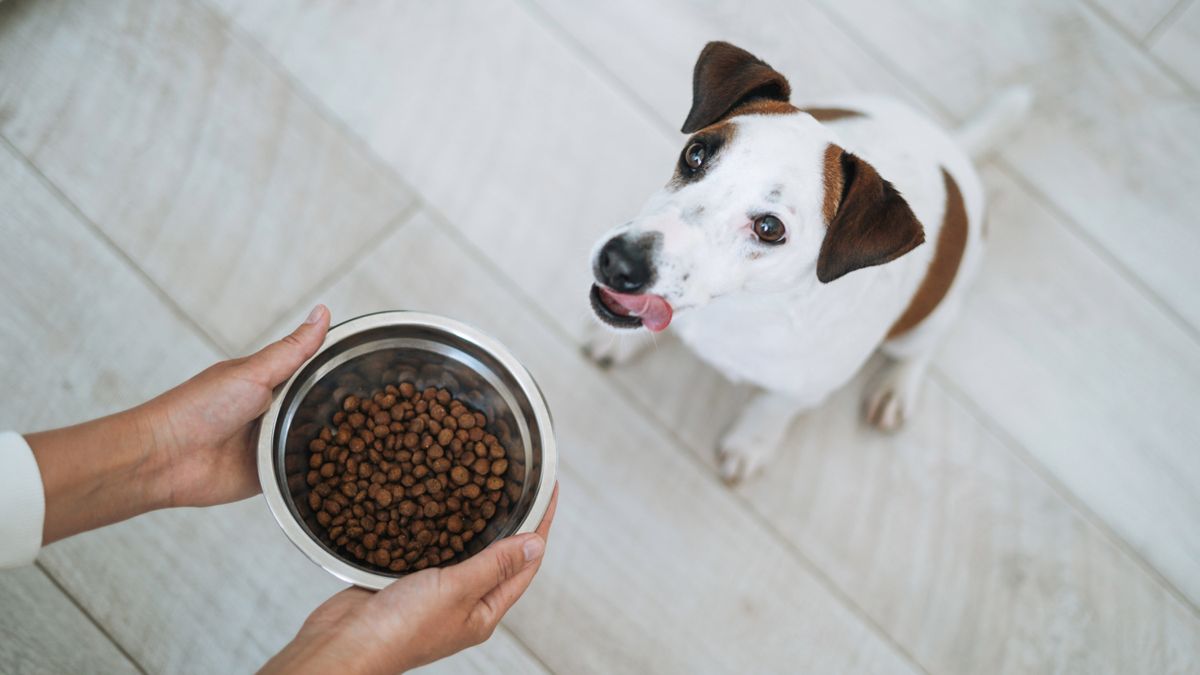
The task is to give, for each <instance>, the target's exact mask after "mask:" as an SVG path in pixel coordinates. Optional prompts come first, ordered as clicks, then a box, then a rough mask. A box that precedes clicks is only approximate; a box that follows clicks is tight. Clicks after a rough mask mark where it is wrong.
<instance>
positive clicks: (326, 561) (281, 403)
mask: <svg viewBox="0 0 1200 675" xmlns="http://www.w3.org/2000/svg"><path fill="white" fill-rule="evenodd" d="M403 380H407V381H411V382H414V383H415V384H416V385H417V387H418V388H425V387H429V386H433V387H439V388H440V387H445V388H446V389H449V390H450V391H451V392H452V393H453V394H454V395H455V396H456V397H457V398H459V399H460V400H462V401H464V402H465V403H468V404H469V405H471V406H473V407H475V408H476V409H477V410H480V411H482V412H483V413H484V414H485V415H487V417H488V419H489V420H490V423H491V425H492V426H493V427H494V428H493V429H491V430H492V432H493V433H495V434H496V436H497V438H498V439H499V440H500V442H501V443H502V444H503V445H504V447H505V448H506V449H507V450H508V452H509V473H508V476H507V478H508V480H509V483H510V485H512V486H513V488H512V489H513V492H512V493H510V496H512V497H513V498H512V499H511V502H512V503H511V505H510V507H509V508H508V509H507V511H503V512H497V514H496V516H495V517H494V518H493V519H492V520H491V522H490V523H489V525H488V527H487V529H485V530H484V531H483V532H482V533H481V534H480V535H478V536H476V537H475V538H474V539H473V540H472V541H471V545H472V548H471V549H469V552H470V551H477V550H479V549H480V548H482V547H483V546H486V545H487V544H488V543H489V542H491V541H494V540H496V539H499V538H501V537H507V536H509V535H513V534H519V533H522V532H532V531H533V530H534V529H535V528H536V527H537V526H538V523H540V522H541V520H542V516H543V515H545V513H546V508H547V507H548V506H549V504H550V496H551V492H553V490H554V479H555V472H556V469H557V453H556V450H555V444H554V431H553V428H552V423H551V419H550V410H549V408H547V407H546V401H545V399H544V398H543V397H542V393H541V391H540V390H539V389H538V387H537V384H536V383H535V382H534V381H533V377H532V376H530V374H529V372H528V371H527V370H525V368H524V367H523V366H522V365H521V364H520V363H518V362H517V360H516V358H514V357H513V355H512V354H511V353H509V351H508V350H507V349H505V348H504V346H503V345H501V344H500V343H499V342H497V341H496V340H493V339H492V338H490V337H488V336H487V335H484V334H483V333H480V332H479V331H477V330H475V329H473V328H471V327H469V326H466V325H464V324H462V323H459V322H457V321H453V320H450V319H446V318H444V317H440V316H435V315H432V314H423V313H420V312H381V313H378V314H368V315H366V316H360V317H357V318H355V319H351V320H349V321H346V322H345V323H342V324H339V325H337V326H334V327H333V328H331V329H330V330H329V334H328V335H327V336H326V338H325V343H324V344H323V345H321V349H320V350H319V351H318V352H317V353H316V355H315V356H313V357H312V358H311V359H309V360H308V361H307V362H306V363H305V364H304V365H303V366H301V368H300V369H299V370H298V371H297V372H296V374H295V375H293V376H292V378H291V379H290V380H288V382H287V384H285V385H284V386H283V387H282V388H281V389H280V390H279V391H278V392H277V393H276V395H275V398H274V400H273V401H272V402H271V407H270V409H269V410H267V413H266V415H264V416H263V421H262V427H261V429H260V430H259V436H258V477H259V481H260V482H261V483H262V489H263V494H264V495H265V496H266V498H267V504H268V506H270V508H271V513H272V514H274V516H275V520H276V521H277V522H278V523H279V526H280V527H281V528H283V531H284V532H285V533H286V534H287V536H288V538H289V539H291V540H292V543H293V544H295V545H296V547H297V548H299V549H300V550H301V551H303V552H304V554H305V555H307V556H308V557H309V558H310V559H312V561H313V562H315V563H317V564H318V565H320V566H321V567H324V568H325V569H326V570H328V571H329V572H330V573H332V574H333V575H334V576H336V577H338V578H339V579H342V580H344V581H347V582H349V583H352V584H354V585H356V586H362V587H364V588H373V589H380V588H383V587H384V586H386V585H388V584H389V583H391V582H392V581H394V580H395V579H396V578H398V577H400V576H403V574H399V573H395V572H390V571H387V570H383V569H381V568H378V567H375V566H373V565H370V564H366V563H362V562H359V561H356V560H354V559H353V558H350V557H348V556H345V555H342V554H340V553H338V552H337V551H336V550H334V549H333V548H331V547H330V546H329V545H327V544H325V543H324V542H323V541H321V539H320V538H319V537H318V536H317V535H316V532H317V528H318V527H319V525H317V523H316V514H314V513H313V512H312V510H311V509H310V508H309V506H308V491H309V486H308V484H307V482H306V480H305V478H306V475H307V473H308V471H309V467H308V443H309V441H311V440H312V439H313V438H314V437H315V436H316V435H317V433H318V432H319V431H320V429H321V427H322V426H323V425H326V424H329V423H330V419H331V417H332V416H333V414H334V413H335V412H336V411H337V402H339V401H341V400H342V399H343V398H344V397H345V396H347V395H349V394H354V395H356V396H362V395H365V394H368V393H370V392H371V391H374V390H376V389H378V388H380V387H381V386H383V385H384V384H395V383H398V382H399V381H403ZM518 493H519V494H518Z"/></svg>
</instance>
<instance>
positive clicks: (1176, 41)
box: [1151, 1, 1200, 91]
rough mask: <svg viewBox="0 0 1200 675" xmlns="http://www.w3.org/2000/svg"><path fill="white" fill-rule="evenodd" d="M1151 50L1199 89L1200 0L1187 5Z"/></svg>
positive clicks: (1194, 87) (1193, 86)
mask: <svg viewBox="0 0 1200 675" xmlns="http://www.w3.org/2000/svg"><path fill="white" fill-rule="evenodd" d="M1151 51H1152V52H1153V53H1154V55H1155V56H1157V57H1159V58H1160V59H1162V60H1163V61H1164V62H1166V63H1167V65H1169V66H1170V67H1171V68H1173V69H1174V70H1175V72H1177V73H1179V74H1180V75H1181V76H1183V77H1184V78H1186V79H1187V81H1188V82H1189V83H1191V85H1192V88H1193V89H1196V90H1198V91H1200V2H1195V1H1193V2H1192V3H1191V4H1190V5H1188V7H1187V9H1185V10H1184V11H1183V13H1182V14H1180V15H1179V18H1177V19H1176V20H1175V23H1173V24H1171V26H1170V27H1169V28H1167V29H1166V30H1165V31H1163V34H1162V36H1161V37H1160V38H1159V39H1158V40H1157V41H1156V42H1155V43H1154V46H1153V48H1152V49H1151Z"/></svg>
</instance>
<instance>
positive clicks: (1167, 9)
mask: <svg viewBox="0 0 1200 675" xmlns="http://www.w3.org/2000/svg"><path fill="white" fill-rule="evenodd" d="M1091 2H1093V3H1094V4H1095V5H1096V6H1097V7H1099V8H1100V10H1101V11H1104V12H1107V13H1108V15H1109V16H1111V17H1112V18H1113V20H1115V21H1116V22H1117V23H1118V24H1120V25H1121V27H1122V28H1123V29H1124V30H1125V31H1127V32H1128V33H1129V35H1130V36H1131V37H1133V39H1135V40H1144V39H1146V37H1147V36H1149V35H1150V33H1151V31H1153V30H1154V28H1155V27H1156V26H1158V24H1159V22H1160V21H1162V20H1163V19H1165V18H1166V17H1167V15H1168V14H1170V13H1171V12H1172V10H1174V9H1175V6H1176V5H1177V4H1179V3H1180V2H1188V0H1091Z"/></svg>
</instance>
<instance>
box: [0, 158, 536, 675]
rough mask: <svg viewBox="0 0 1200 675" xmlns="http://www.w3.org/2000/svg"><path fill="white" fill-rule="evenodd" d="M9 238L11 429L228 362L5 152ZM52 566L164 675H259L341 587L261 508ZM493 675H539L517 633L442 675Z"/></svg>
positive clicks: (2, 663) (0, 218) (137, 523)
mask: <svg viewBox="0 0 1200 675" xmlns="http://www.w3.org/2000/svg"><path fill="white" fill-rule="evenodd" d="M0 240H3V241H4V242H6V245H5V246H4V247H0V287H2V288H3V289H4V293H3V295H0V308H2V309H3V313H4V315H5V316H6V317H7V320H6V321H4V322H2V324H0V354H3V358H2V359H0V376H2V378H3V381H4V382H5V384H6V387H8V392H9V393H8V395H7V396H6V402H5V405H4V406H3V408H2V409H0V428H11V429H17V430H22V431H24V430H32V429H36V428H44V427H48V426H58V425H64V424H69V423H73V422H78V421H81V420H85V419H89V418H92V417H96V416H99V415H103V414H106V413H109V412H113V411H115V410H119V409H122V408H125V407H128V406H130V405H134V404H136V403H139V402H141V401H143V400H145V399H146V398H149V397H151V396H153V395H155V394H157V393H159V392H160V391H162V390H164V389H166V388H168V387H170V386H173V385H174V384H177V383H178V382H180V381H182V380H183V379H185V378H187V377H189V376H190V375H192V374H194V373H195V372H196V371H198V370H200V369H201V368H203V367H205V366H207V365H209V364H211V363H212V362H213V361H215V360H216V359H217V358H219V356H218V354H217V353H216V352H215V351H213V350H212V348H210V347H208V346H207V345H206V344H205V342H204V341H203V340H202V339H201V338H199V337H198V336H197V335H195V334H194V333H193V332H191V330H190V329H189V328H188V326H187V324H186V323H185V322H184V321H183V320H182V319H180V318H178V317H177V316H175V315H174V314H173V313H172V310H171V308H170V307H169V306H168V305H167V304H166V303H165V302H164V301H163V300H161V299H160V298H159V297H158V296H157V295H156V294H155V293H154V292H153V291H152V290H151V289H150V288H149V287H148V286H147V284H146V283H145V282H144V281H143V280H142V279H141V278H140V277H139V276H138V275H137V274H136V273H134V272H133V271H132V270H131V269H129V268H128V267H127V265H126V264H125V261H124V259H123V258H121V257H120V256H119V255H118V254H116V253H115V252H113V251H112V250H111V249H110V248H108V247H107V246H105V245H104V244H102V243H101V242H100V240H99V239H98V238H97V237H96V236H94V235H93V233H92V232H91V231H90V230H89V229H88V227H87V226H86V225H85V224H84V223H82V222H81V221H79V220H78V219H77V218H76V217H75V216H74V215H73V214H72V213H71V212H70V211H69V210H68V209H67V208H65V207H64V206H63V205H62V204H60V203H59V202H58V201H57V200H56V198H55V196H54V195H53V194H52V192H51V191H50V190H49V189H48V188H47V187H46V186H45V185H44V184H43V183H42V182H41V181H39V180H38V179H37V177H36V176H35V175H34V173H33V172H32V170H31V169H29V168H28V167H27V166H26V165H25V164H24V163H22V161H21V160H20V159H19V158H18V157H16V156H15V155H13V154H12V153H11V152H9V150H8V149H7V148H4V147H0ZM48 401H50V402H53V404H52V405H48V404H47V402H48ZM41 560H42V562H43V564H44V565H45V567H46V568H47V570H49V572H50V573H51V574H53V575H55V577H56V578H58V579H59V580H60V582H61V583H62V584H63V586H64V587H65V588H66V589H67V590H68V591H69V592H70V593H71V594H72V595H73V596H74V597H75V598H76V599H77V601H78V602H79V603H80V604H81V605H82V606H83V607H85V608H86V609H87V610H88V612H89V613H91V614H92V616H94V617H96V619H97V620H98V621H100V622H102V624H103V625H104V626H105V628H106V630H108V632H109V633H110V634H111V635H112V636H113V637H114V638H115V639H116V640H117V641H118V642H120V644H121V645H122V646H124V647H125V648H126V649H127V651H128V652H129V653H130V654H131V655H132V656H133V657H134V658H135V659H137V661H138V663H139V664H141V665H142V666H143V667H145V668H147V669H148V670H151V671H154V672H213V673H218V672H222V673H223V672H242V671H248V670H252V669H254V668H257V667H258V666H260V665H261V664H262V663H263V662H264V661H265V660H266V659H267V658H268V657H269V656H270V655H271V654H273V653H274V652H275V651H277V650H278V649H280V648H281V647H282V646H283V645H284V644H285V643H286V642H287V641H288V640H290V639H291V636H292V635H293V634H294V633H295V631H296V630H297V629H298V628H299V626H300V624H301V622H302V621H303V619H304V617H305V616H307V614H308V612H310V611H311V610H312V609H313V608H315V607H316V606H317V605H318V604H320V602H322V601H323V600H324V599H325V598H326V597H328V596H329V595H330V594H332V593H333V592H334V591H336V590H337V589H338V588H340V587H341V586H340V584H339V583H338V582H336V581H335V580H334V579H333V577H331V576H329V575H327V574H326V573H324V572H323V571H321V570H319V569H318V568H316V567H315V566H314V565H312V564H310V563H309V562H308V561H307V560H306V559H305V558H304V557H303V556H302V555H301V554H300V553H299V552H298V551H296V550H295V549H294V548H293V547H292V546H291V544H289V543H288V542H287V541H286V540H285V538H284V537H283V535H282V534H281V533H280V531H279V529H278V527H277V526H276V525H275V523H274V521H273V520H272V518H271V516H270V514H269V512H268V511H267V508H266V505H265V504H264V503H263V502H262V500H261V499H259V498H255V499H252V500H247V501H244V502H240V503H238V504H234V505H230V506H224V507H219V508H215V509H205V510H192V509H182V510H176V511H169V512H161V513H155V514H151V515H148V516H143V517H141V518H137V519H134V520H132V521H128V522H126V523H122V524H120V525H116V526H113V527H110V528H106V529H104V530H101V531H98V532H93V533H88V534H85V535H81V536H79V537H76V538H72V539H69V540H66V541H63V542H60V543H58V544H55V545H53V546H50V547H48V548H47V549H46V550H45V551H43V553H42V555H41ZM29 592H31V593H32V592H34V590H30V591H29ZM14 593H15V591H14ZM18 609H19V605H16V604H14V605H12V606H11V607H10V605H9V604H7V603H5V604H3V605H0V622H9V621H12V620H14V619H15V617H19V616H21V614H18V613H16V612H17V611H18ZM26 620H28V621H29V622H30V624H31V625H33V626H45V625H54V624H55V623H56V622H66V621H67V620H68V617H66V616H62V612H61V603H58V604H47V605H46V606H45V607H44V608H41V609H38V610H37V611H36V612H31V613H30V615H29V616H28V617H26ZM47 639H49V638H47ZM21 644H23V645H28V646H30V647H35V646H36V645H35V644H34V643H32V642H29V643H21ZM106 653H107V652H106V651H105V650H104V649H100V648H99V647H96V646H95V645H94V644H93V642H89V641H81V642H80V643H79V644H78V645H75V646H74V647H72V651H71V652H70V653H67V654H62V655H59V656H57V657H56V656H54V655H39V654H37V653H29V654H23V655H16V654H14V655H13V656H12V657H11V660H10V657H9V655H8V654H5V653H4V652H3V650H0V657H3V658H0V670H4V671H8V670H10V668H9V664H13V663H21V662H23V661H29V662H31V663H39V662H40V661H38V659H53V658H62V659H72V658H80V659H85V660H86V659H95V660H96V662H97V663H103V662H104V661H103V659H105V658H107V657H106ZM489 664H500V665H503V666H504V669H505V670H506V671H508V672H535V671H536V670H537V669H538V665H537V663H536V661H534V660H533V659H531V657H529V655H528V654H527V653H526V652H525V651H524V649H523V648H521V647H520V645H519V644H517V643H516V642H515V641H514V640H513V639H512V638H511V636H509V635H508V634H507V633H505V632H503V631H501V632H500V633H498V634H497V635H496V636H495V637H494V638H493V640H492V641H491V642H489V643H488V644H487V646H485V647H484V648H483V649H482V651H479V652H477V653H467V654H464V655H462V656H461V657H458V658H456V659H455V660H452V661H449V662H446V663H445V664H441V665H439V668H441V669H442V672H488V671H489V668H490V665H489ZM67 671H68V672H69V671H70V669H67Z"/></svg>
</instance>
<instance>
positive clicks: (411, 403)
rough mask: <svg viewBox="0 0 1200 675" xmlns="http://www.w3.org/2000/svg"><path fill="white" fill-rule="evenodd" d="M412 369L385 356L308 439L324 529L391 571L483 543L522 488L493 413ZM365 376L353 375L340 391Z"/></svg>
mask: <svg viewBox="0 0 1200 675" xmlns="http://www.w3.org/2000/svg"><path fill="white" fill-rule="evenodd" d="M422 373H424V371H422ZM414 375H415V373H414V372H413V370H412V369H411V367H409V366H405V365H393V366H386V365H385V366H384V374H383V377H382V380H380V379H379V378H378V376H377V375H371V376H370V378H371V379H373V380H374V381H378V382H380V385H379V387H378V388H376V389H374V390H373V391H370V392H364V393H363V395H362V396H359V395H357V394H355V395H349V396H344V397H341V404H340V405H338V404H337V398H335V399H334V401H333V403H334V405H335V406H336V410H335V411H334V412H333V413H332V414H331V415H330V417H329V418H328V419H326V420H323V422H325V423H326V424H327V425H328V426H322V427H321V428H320V429H319V430H318V431H317V432H316V433H314V434H313V436H311V437H309V439H308V444H307V446H304V447H307V448H308V456H307V462H308V469H309V470H308V473H307V474H306V476H305V480H306V482H307V483H308V485H309V486H310V488H311V489H310V491H309V492H308V495H307V501H308V505H309V507H310V508H311V510H312V512H313V513H314V514H315V521H316V525H315V526H316V527H317V528H318V530H317V534H318V536H320V537H321V538H322V539H324V540H325V541H326V542H327V543H328V544H330V545H331V546H334V547H336V549H337V552H338V553H339V555H342V556H343V557H344V558H346V559H347V560H352V561H362V562H361V564H364V565H367V566H372V567H376V568H379V569H382V570H386V571H388V572H389V573H394V574H399V573H408V572H413V571H416V570H420V569H424V568H426V567H429V566H437V565H442V564H448V563H450V562H452V561H453V562H457V561H459V560H461V559H462V558H463V557H465V556H467V555H470V554H471V553H473V552H474V551H477V550H478V549H479V548H481V547H482V546H484V545H486V544H487V543H488V542H487V541H481V542H479V543H477V544H473V545H469V543H470V542H471V541H472V540H473V539H475V538H477V535H478V534H480V533H482V532H483V531H484V530H486V529H487V527H488V523H489V522H490V521H491V520H492V519H493V518H494V517H495V516H496V514H497V513H498V512H500V511H501V509H502V508H507V506H506V505H507V503H508V499H509V497H508V494H507V493H511V492H514V491H515V493H516V494H518V495H519V494H520V490H521V486H520V483H519V482H512V481H509V480H508V479H507V475H508V470H509V462H508V460H507V452H506V450H505V448H504V446H503V445H502V444H501V443H500V442H499V440H498V439H497V437H496V436H495V435H494V433H491V432H489V431H488V425H489V421H488V418H487V416H486V415H484V414H483V413H482V412H479V411H477V410H475V409H473V408H471V407H470V406H468V405H466V404H465V403H464V402H463V401H461V400H459V399H456V398H455V397H454V394H453V393H452V392H451V391H450V390H449V389H446V388H436V387H432V386H425V387H424V388H422V389H417V386H416V383H415V382H412V381H409V380H408V379H406V378H409V377H413V376H414ZM398 380H399V381H398ZM361 383H362V380H359V379H357V376H351V377H348V378H347V379H346V380H345V381H340V382H339V383H338V386H339V387H342V388H341V389H339V390H338V391H339V394H343V393H344V392H346V391H347V389H350V388H356V389H357V388H358V387H360V386H361ZM422 384H428V383H427V382H423V383H422ZM500 426H501V430H503V425H500ZM492 431H493V432H494V431H495V429H493V430H492ZM311 522H312V521H310V523H311Z"/></svg>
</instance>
